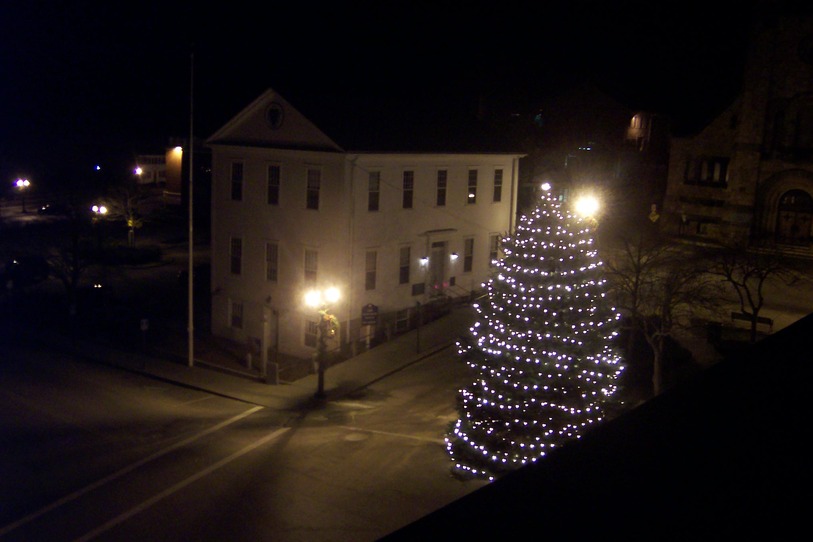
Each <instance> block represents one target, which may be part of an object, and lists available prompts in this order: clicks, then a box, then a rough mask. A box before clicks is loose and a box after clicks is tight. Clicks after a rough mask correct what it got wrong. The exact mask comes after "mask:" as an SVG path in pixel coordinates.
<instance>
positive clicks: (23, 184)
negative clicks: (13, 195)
mask: <svg viewBox="0 0 813 542" xmlns="http://www.w3.org/2000/svg"><path fill="white" fill-rule="evenodd" d="M15 185H16V186H17V190H19V191H20V199H21V200H22V205H23V212H24V213H27V212H28V211H26V209H25V193H26V191H27V190H28V187H29V186H31V183H30V182H29V180H28V179H17V182H16V183H15Z"/></svg>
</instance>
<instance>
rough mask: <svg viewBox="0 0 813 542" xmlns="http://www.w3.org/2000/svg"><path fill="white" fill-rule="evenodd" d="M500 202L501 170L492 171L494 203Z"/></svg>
mask: <svg viewBox="0 0 813 542" xmlns="http://www.w3.org/2000/svg"><path fill="white" fill-rule="evenodd" d="M500 201H502V170H501V169H495V170H494V203H497V202H500Z"/></svg>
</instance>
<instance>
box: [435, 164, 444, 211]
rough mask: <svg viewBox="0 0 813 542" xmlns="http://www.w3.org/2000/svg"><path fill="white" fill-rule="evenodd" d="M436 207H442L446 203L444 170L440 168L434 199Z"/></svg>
mask: <svg viewBox="0 0 813 542" xmlns="http://www.w3.org/2000/svg"><path fill="white" fill-rule="evenodd" d="M436 203H437V206H438V207H443V206H445V205H446V170H445V169H440V170H438V188H437V200H436Z"/></svg>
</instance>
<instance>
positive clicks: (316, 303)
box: [305, 288, 341, 399]
mask: <svg viewBox="0 0 813 542" xmlns="http://www.w3.org/2000/svg"><path fill="white" fill-rule="evenodd" d="M340 296H341V294H340V292H339V289H338V288H327V289H326V290H324V291H322V290H310V291H309V292H307V293H306V294H305V304H306V305H307V306H308V307H311V308H314V309H318V310H319V322H318V324H317V338H316V370H317V373H318V383H317V387H316V393H315V394H314V397H315V398H316V399H324V398H325V369H326V368H327V340H328V339H329V338H331V337H334V336H335V335H336V332H337V331H338V329H339V321H338V319H337V318H336V317H335V316H333V315H332V314H330V305H331V304H334V303H336V302H337V301H338V300H339V297H340Z"/></svg>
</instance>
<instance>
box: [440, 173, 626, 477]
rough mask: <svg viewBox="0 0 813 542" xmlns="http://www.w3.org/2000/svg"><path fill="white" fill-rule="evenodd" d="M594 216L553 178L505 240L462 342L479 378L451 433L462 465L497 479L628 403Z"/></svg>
mask: <svg viewBox="0 0 813 542" xmlns="http://www.w3.org/2000/svg"><path fill="white" fill-rule="evenodd" d="M590 222H591V220H590V219H585V218H580V217H579V216H577V215H576V214H574V213H572V212H571V211H569V210H568V209H567V208H566V206H565V205H564V204H562V203H561V202H559V201H558V199H557V198H556V197H555V196H553V195H552V193H551V192H550V187H549V186H546V187H545V191H544V192H543V193H542V195H541V197H540V201H539V204H538V206H537V208H536V209H535V210H534V211H533V212H532V213H530V214H528V215H525V216H523V217H522V218H521V219H520V222H519V224H518V226H517V229H516V231H515V232H514V234H513V236H509V237H507V238H505V239H504V240H503V243H502V251H503V258H502V259H501V260H499V261H498V262H497V264H496V267H495V272H494V274H493V276H492V278H491V279H490V280H489V281H488V282H487V283H486V284H485V286H486V290H487V294H488V295H487V300H485V301H483V302H482V303H480V304H478V305H475V308H476V311H477V319H476V322H475V323H474V325H473V326H472V327H471V328H470V330H469V331H470V333H469V335H468V336H467V337H466V338H465V340H461V341H459V342H458V352H459V354H460V356H461V357H462V358H463V359H464V360H465V361H466V363H467V364H468V366H469V368H470V370H471V371H472V372H473V373H474V381H473V382H472V384H471V385H470V386H469V387H467V388H465V389H462V390H461V391H460V397H459V400H460V407H459V410H460V412H459V419H458V420H457V422H456V423H455V424H454V427H453V430H452V431H451V432H450V434H449V435H448V436H447V438H446V447H447V450H448V452H449V454H450V456H451V458H452V461H453V462H454V466H453V471H454V472H455V473H457V474H461V475H467V476H474V477H477V478H485V479H489V480H493V479H494V478H495V477H499V476H500V475H502V474H504V473H506V472H509V471H512V470H515V469H517V468H519V467H521V466H523V465H525V464H527V463H529V462H533V461H536V460H537V459H539V458H541V457H543V456H544V455H545V454H546V453H548V452H550V451H551V450H552V449H554V448H557V447H559V446H561V445H562V444H564V443H566V442H567V441H569V440H572V439H576V438H579V437H580V436H581V435H582V434H583V433H584V431H586V430H587V429H589V428H590V426H592V425H594V424H596V423H598V422H600V421H601V420H602V419H603V418H604V417H605V415H606V411H607V407H608V406H611V404H612V403H618V402H619V401H618V399H617V393H616V381H617V379H618V377H619V375H620V373H621V371H622V366H621V362H620V358H619V356H618V355H617V354H616V347H615V345H614V342H615V338H616V336H617V329H618V324H619V320H620V314H619V313H618V311H616V309H615V308H613V307H611V306H610V305H609V303H608V302H607V300H606V297H605V294H606V290H607V283H606V281H605V279H604V278H603V277H602V262H601V261H600V260H599V257H598V254H597V252H596V249H595V248H594V246H593V238H592V234H591V230H592V228H591V224H590Z"/></svg>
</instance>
